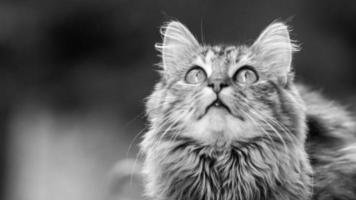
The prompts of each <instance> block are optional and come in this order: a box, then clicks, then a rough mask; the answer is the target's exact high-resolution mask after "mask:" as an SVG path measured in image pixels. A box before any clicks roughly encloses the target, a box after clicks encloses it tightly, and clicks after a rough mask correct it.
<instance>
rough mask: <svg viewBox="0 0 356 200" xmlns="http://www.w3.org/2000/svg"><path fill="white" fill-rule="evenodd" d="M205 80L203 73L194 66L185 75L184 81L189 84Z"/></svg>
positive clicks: (199, 68)
mask: <svg viewBox="0 0 356 200" xmlns="http://www.w3.org/2000/svg"><path fill="white" fill-rule="evenodd" d="M206 78H207V77H206V73H205V71H204V70H203V69H202V68H201V67H199V66H194V67H193V68H191V69H190V70H189V71H188V72H187V74H186V75H185V81H186V82H187V83H189V84H199V83H202V82H204V81H205V80H206Z"/></svg>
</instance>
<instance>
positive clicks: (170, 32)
mask: <svg viewBox="0 0 356 200" xmlns="http://www.w3.org/2000/svg"><path fill="white" fill-rule="evenodd" d="M163 37H164V39H163V43H162V45H157V47H158V48H159V49H160V50H161V52H162V80H161V82H160V83H159V84H157V86H156V89H155V91H154V93H153V94H152V95H151V96H150V99H149V101H148V103H147V109H148V114H149V117H150V120H151V122H152V125H153V126H155V127H154V128H155V129H162V130H161V131H159V134H161V137H162V138H163V137H168V138H171V139H177V138H179V137H188V138H192V139H194V140H197V141H201V142H203V143H209V144H212V143H214V144H217V143H222V144H225V143H227V142H229V141H233V140H244V139H247V138H252V137H256V136H263V135H266V134H270V132H273V129H274V130H276V129H280V128H281V127H282V126H286V125H285V124H282V123H280V122H279V121H280V120H281V119H280V118H286V119H284V120H287V121H288V120H289V121H291V120H292V119H289V118H290V117H291V116H289V115H288V114H286V112H287V111H285V110H283V109H286V107H285V106H283V104H285V103H287V104H288V106H287V110H288V112H290V111H292V112H296V111H294V110H295V109H302V108H301V107H298V102H293V101H295V99H296V97H295V96H293V95H294V94H293V92H292V93H291V94H289V93H285V92H284V91H285V90H287V89H285V88H286V87H287V86H288V84H289V83H288V82H289V81H290V80H289V78H290V77H289V76H290V65H291V58H292V51H293V48H294V46H293V44H292V43H291V41H290V39H289V33H288V30H287V27H286V26H285V25H284V24H282V23H274V24H271V25H270V26H269V27H267V29H266V30H264V31H263V33H262V34H261V35H260V37H259V38H258V39H257V40H256V42H255V43H254V44H252V45H251V46H225V45H217V46H207V45H200V44H199V43H198V42H197V41H196V39H195V38H194V36H193V35H192V34H191V33H190V32H189V31H188V29H187V28H186V27H184V26H183V25H182V24H181V23H179V22H171V23H169V24H168V25H167V26H165V28H164V30H163ZM282 93H283V94H282ZM286 95H287V96H286ZM288 95H290V96H289V97H288ZM287 101H289V102H287ZM287 118H288V119H287ZM157 134H158V133H157ZM277 134H278V133H277Z"/></svg>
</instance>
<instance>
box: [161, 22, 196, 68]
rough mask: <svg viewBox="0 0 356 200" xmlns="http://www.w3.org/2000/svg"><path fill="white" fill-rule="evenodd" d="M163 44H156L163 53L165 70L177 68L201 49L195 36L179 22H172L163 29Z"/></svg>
mask: <svg viewBox="0 0 356 200" xmlns="http://www.w3.org/2000/svg"><path fill="white" fill-rule="evenodd" d="M161 34H162V37H163V42H162V43H161V44H156V49H157V50H159V51H160V52H161V54H162V55H161V56H162V67H163V69H164V70H167V69H169V68H177V67H179V66H180V65H182V61H184V60H187V58H189V57H190V56H191V55H192V53H194V52H195V51H196V49H197V48H199V43H198V41H197V40H196V39H195V37H194V36H193V34H192V33H191V32H190V31H189V30H188V28H187V27H185V26H184V25H183V24H182V23H180V22H178V21H171V22H168V23H167V24H165V25H163V26H162V28H161Z"/></svg>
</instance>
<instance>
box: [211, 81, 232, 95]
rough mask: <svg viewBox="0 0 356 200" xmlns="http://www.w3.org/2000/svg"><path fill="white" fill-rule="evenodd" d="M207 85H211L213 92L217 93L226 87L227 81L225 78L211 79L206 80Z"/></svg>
mask: <svg viewBox="0 0 356 200" xmlns="http://www.w3.org/2000/svg"><path fill="white" fill-rule="evenodd" d="M208 86H209V87H211V88H212V89H213V90H214V92H216V93H219V92H220V91H221V90H222V89H223V88H224V87H227V86H228V84H227V81H226V80H225V79H212V80H209V81H208Z"/></svg>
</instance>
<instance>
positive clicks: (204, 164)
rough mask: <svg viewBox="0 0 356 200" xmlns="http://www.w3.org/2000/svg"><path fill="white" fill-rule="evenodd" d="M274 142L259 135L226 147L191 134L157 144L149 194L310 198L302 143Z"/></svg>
mask: <svg viewBox="0 0 356 200" xmlns="http://www.w3.org/2000/svg"><path fill="white" fill-rule="evenodd" d="M146 139H147V141H148V138H146ZM272 140H273V141H272ZM272 140H271V138H263V137H261V138H254V140H253V141H246V142H236V143H234V144H231V145H229V146H225V147H222V148H216V147H212V146H205V145H201V144H198V143H196V142H194V141H191V140H189V139H185V138H180V139H177V140H175V141H168V140H167V141H166V142H162V143H161V144H160V145H151V147H152V146H154V148H152V149H150V151H148V154H147V155H146V156H147V159H146V162H150V163H146V164H147V165H148V166H151V168H150V169H146V170H149V172H148V179H149V180H148V188H147V192H148V194H147V195H148V196H151V197H154V199H155V200H166V199H169V200H227V199H231V200H232V199H244V200H259V199H274V200H289V199H300V200H302V199H309V198H310V195H311V180H310V175H311V168H310V166H309V165H308V164H306V163H308V162H307V161H306V160H305V159H306V155H305V152H304V151H300V149H302V148H301V147H300V146H299V145H302V144H292V143H288V144H283V143H282V142H281V141H279V140H278V139H277V138H275V139H272ZM151 141H152V142H154V141H155V139H153V138H152V140H151ZM284 145H288V148H285V146H284Z"/></svg>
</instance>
